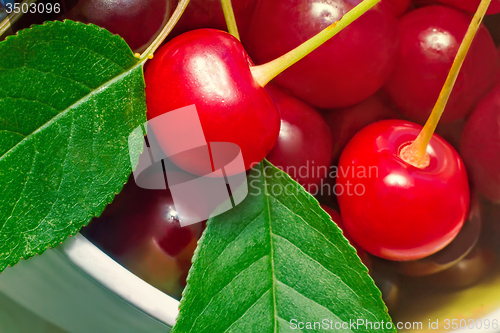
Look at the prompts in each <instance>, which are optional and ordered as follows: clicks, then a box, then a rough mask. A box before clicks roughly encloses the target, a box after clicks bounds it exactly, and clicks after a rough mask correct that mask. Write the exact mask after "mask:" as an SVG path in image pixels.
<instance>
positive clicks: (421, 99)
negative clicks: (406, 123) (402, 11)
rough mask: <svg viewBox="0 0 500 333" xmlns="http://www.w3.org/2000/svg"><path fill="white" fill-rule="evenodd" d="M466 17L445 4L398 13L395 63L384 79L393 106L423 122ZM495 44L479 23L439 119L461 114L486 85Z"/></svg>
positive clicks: (493, 62) (492, 77)
mask: <svg viewBox="0 0 500 333" xmlns="http://www.w3.org/2000/svg"><path fill="white" fill-rule="evenodd" d="M470 20H471V17H470V16H469V15H468V14H466V13H464V12H462V11H459V10H456V9H453V8H449V7H445V6H429V7H422V8H419V9H417V10H414V11H412V12H409V13H408V14H406V15H405V16H403V17H402V18H401V19H400V22H399V26H400V34H401V38H400V39H401V42H400V46H399V60H398V61H397V65H396V69H395V70H394V72H393V73H392V75H391V77H390V78H389V80H388V81H387V83H386V84H385V86H384V88H385V90H386V91H387V92H388V94H389V96H390V98H391V100H392V101H393V102H394V104H395V105H396V107H397V108H398V111H400V112H401V113H402V114H403V115H404V116H406V117H408V118H409V119H410V120H412V121H415V122H418V123H420V124H423V123H424V122H425V120H426V119H427V117H428V116H429V115H430V113H431V111H432V107H433V106H434V103H435V102H436V100H437V98H438V95H439V92H440V90H441V87H442V86H443V84H444V82H445V80H446V76H447V74H448V72H449V70H450V68H451V65H452V63H453V59H454V57H455V55H456V53H457V50H458V48H459V46H460V42H461V41H462V39H463V37H464V35H465V32H466V31H467V28H468V25H469V22H470ZM496 65H497V54H496V50H495V45H494V44H493V40H492V39H491V36H490V34H489V32H488V31H487V30H486V28H485V27H484V26H481V28H480V29H479V31H478V33H477V35H476V37H475V39H474V42H473V44H472V46H471V48H470V51H469V52H468V54H467V59H466V61H465V62H464V64H463V67H462V69H461V72H460V75H459V76H458V79H457V82H456V85H455V88H454V90H453V93H452V94H451V97H450V100H449V102H448V105H447V108H446V112H445V113H444V114H443V118H442V121H443V122H451V121H453V120H457V119H461V118H464V117H466V116H467V115H468V114H469V113H470V112H471V111H472V108H473V106H474V104H475V103H476V102H477V101H478V99H479V98H480V97H481V96H482V95H483V94H484V93H485V92H486V91H487V90H488V89H489V88H490V87H491V86H492V84H493V83H494V80H495V76H496V71H494V70H492V68H495V69H496V68H497V66H496Z"/></svg>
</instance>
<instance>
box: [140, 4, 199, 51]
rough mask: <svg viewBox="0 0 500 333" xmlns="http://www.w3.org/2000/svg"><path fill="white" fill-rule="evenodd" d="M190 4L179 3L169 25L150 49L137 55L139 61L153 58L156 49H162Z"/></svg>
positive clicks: (166, 25)
mask: <svg viewBox="0 0 500 333" xmlns="http://www.w3.org/2000/svg"><path fill="white" fill-rule="evenodd" d="M188 4H189V0H180V1H179V3H178V4H177V7H176V8H175V11H174V13H173V14H172V16H171V17H170V19H169V20H168V22H167V24H165V26H164V27H163V29H162V30H161V31H160V33H159V34H158V36H157V37H156V38H155V40H154V41H153V42H152V43H151V44H150V45H149V46H148V48H147V49H146V50H145V51H144V52H143V53H142V54H141V55H138V54H136V56H138V58H139V59H146V58H149V59H151V58H153V54H154V53H155V51H156V49H157V48H158V47H160V45H161V43H163V41H164V40H165V38H167V36H168V34H169V33H170V32H171V31H172V29H173V28H174V27H175V25H176V24H177V22H179V19H180V18H181V16H182V14H183V13H184V11H185V10H186V7H187V5H188Z"/></svg>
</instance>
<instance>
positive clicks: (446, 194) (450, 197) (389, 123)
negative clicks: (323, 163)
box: [337, 120, 470, 261]
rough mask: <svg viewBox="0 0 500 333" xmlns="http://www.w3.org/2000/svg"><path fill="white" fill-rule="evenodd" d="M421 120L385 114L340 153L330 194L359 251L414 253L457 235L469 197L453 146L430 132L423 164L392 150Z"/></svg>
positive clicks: (411, 256) (405, 256) (394, 255)
mask: <svg viewBox="0 0 500 333" xmlns="http://www.w3.org/2000/svg"><path fill="white" fill-rule="evenodd" d="M420 130H421V127H420V126H419V125H416V124H413V123H410V122H407V121H402V120H385V121H381V122H377V123H375V124H372V125H370V126H368V127H366V128H365V129H363V130H362V131H361V132H359V133H358V134H357V135H356V136H355V137H354V138H353V139H352V140H351V141H350V142H349V144H348V145H347V147H346V149H345V150H344V152H343V153H342V156H341V157H340V163H339V174H338V179H337V185H338V186H339V187H338V188H337V193H339V192H340V188H342V189H343V190H344V192H343V193H339V194H340V195H339V198H338V199H339V205H340V211H341V212H342V219H343V222H344V224H345V227H346V229H347V231H348V233H349V235H351V237H352V238H353V240H354V241H355V242H356V243H357V244H359V246H361V247H362V248H363V249H364V250H366V251H367V252H369V253H371V254H374V255H376V256H379V257H382V258H385V259H390V260H398V261H403V260H415V259H419V258H423V257H426V256H428V255H430V254H432V253H435V252H437V251H438V250H440V249H442V248H443V247H444V246H446V245H447V244H448V243H450V242H451V241H452V240H453V238H454V237H455V236H456V235H457V233H458V232H459V231H460V228H461V227H462V225H463V223H464V221H465V219H466V218H467V214H468V210H469V202H470V194H469V185H468V181H467V174H466V171H465V167H464V165H463V162H462V160H461V159H460V157H459V156H458V153H457V152H456V151H455V150H454V149H453V147H451V146H450V145H449V144H448V143H447V142H445V141H444V140H443V139H441V138H440V137H439V136H437V135H434V136H433V138H432V139H431V142H430V144H429V147H428V149H427V152H428V154H429V156H430V164H429V166H427V167H426V168H424V169H419V168H416V167H413V166H411V165H409V164H407V163H406V162H404V161H403V160H402V159H401V158H400V157H399V150H400V149H401V147H402V146H404V145H405V144H407V143H408V142H411V141H413V140H414V139H415V138H416V137H417V135H418V133H419V132H420Z"/></svg>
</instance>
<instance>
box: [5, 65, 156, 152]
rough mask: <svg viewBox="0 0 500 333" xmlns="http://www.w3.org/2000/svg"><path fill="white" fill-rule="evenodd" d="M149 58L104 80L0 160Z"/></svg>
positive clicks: (29, 135)
mask: <svg viewBox="0 0 500 333" xmlns="http://www.w3.org/2000/svg"><path fill="white" fill-rule="evenodd" d="M146 60H147V59H145V60H141V61H139V62H137V64H135V65H134V66H132V67H129V68H128V69H127V70H125V71H124V72H123V73H121V74H120V75H118V76H115V77H114V78H112V79H111V80H108V81H106V82H104V83H103V84H102V85H100V86H99V87H97V88H95V89H93V90H91V91H90V92H89V93H88V94H87V95H85V96H83V97H82V98H80V99H79V100H78V101H76V102H75V103H73V104H71V105H70V106H68V107H67V108H66V109H64V110H62V111H61V112H59V113H58V114H57V115H55V116H54V117H52V118H51V119H50V120H49V121H47V122H46V123H44V124H43V125H42V126H40V127H39V128H37V129H36V130H34V131H33V132H31V133H30V134H28V135H26V136H25V137H24V138H23V139H22V140H21V141H19V142H18V143H16V145H15V146H13V147H12V148H11V149H9V150H7V151H6V152H5V153H4V154H3V155H2V156H0V162H1V161H2V159H3V158H4V157H6V156H7V155H8V154H9V153H13V152H15V151H16V148H17V147H19V146H21V143H22V142H24V141H25V140H28V139H30V138H31V137H32V136H33V135H35V134H36V133H38V132H41V131H43V130H44V129H45V128H47V127H49V126H50V125H52V124H53V123H55V122H56V121H57V120H58V119H59V118H62V117H63V116H65V115H66V114H67V113H68V112H70V111H71V110H72V109H74V108H76V107H78V106H79V105H81V104H83V103H85V102H87V101H88V100H89V99H90V97H92V96H94V95H96V94H98V93H99V92H100V91H101V90H105V89H106V88H108V87H110V86H111V85H113V84H114V83H115V82H117V81H119V80H120V79H122V78H124V77H126V76H127V75H129V74H130V73H131V72H132V71H133V70H134V69H136V68H137V67H139V66H142V65H143V64H144V62H145V61H146Z"/></svg>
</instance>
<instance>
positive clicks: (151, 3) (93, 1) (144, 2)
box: [64, 0, 174, 52]
mask: <svg viewBox="0 0 500 333" xmlns="http://www.w3.org/2000/svg"><path fill="white" fill-rule="evenodd" d="M173 8H174V7H173V4H172V1H171V0H114V1H109V0H80V1H78V4H77V5H76V6H75V7H74V8H73V9H71V10H70V11H69V12H68V13H67V14H66V15H65V17H64V18H68V19H71V20H75V21H80V22H84V23H93V24H95V25H98V26H100V27H103V28H105V29H107V30H109V31H111V32H112V33H115V34H118V35H120V36H121V37H122V38H123V39H125V41H126V42H127V43H128V45H129V46H130V48H131V49H132V50H134V51H135V52H141V51H143V50H144V49H145V48H146V47H147V46H148V45H149V44H150V43H151V42H152V41H153V39H154V38H155V37H156V35H157V34H158V33H159V32H160V30H161V28H162V27H163V25H164V24H165V23H166V22H167V20H168V18H169V17H170V15H171V14H172V11H173Z"/></svg>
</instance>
